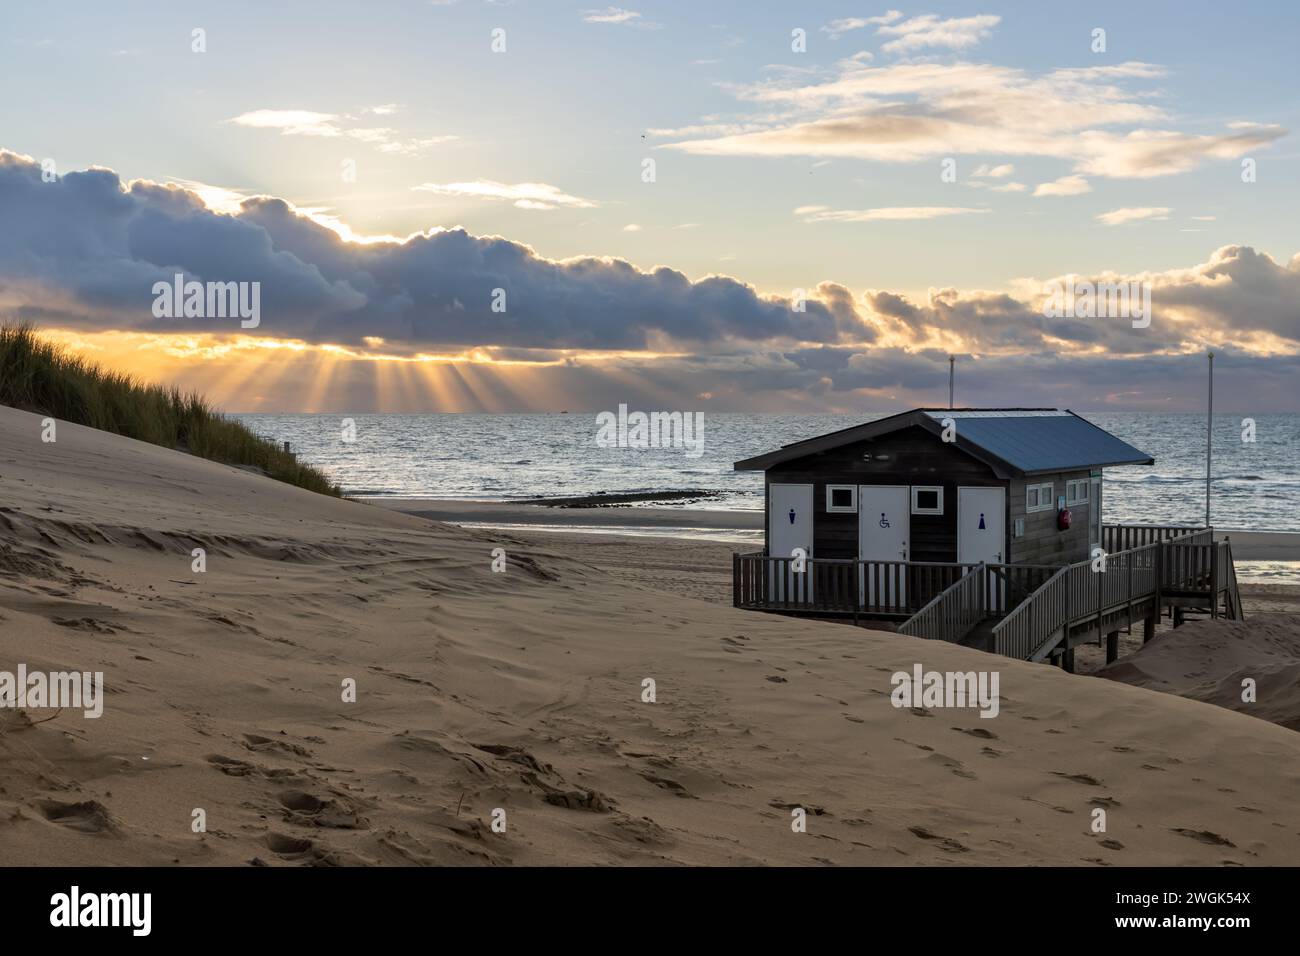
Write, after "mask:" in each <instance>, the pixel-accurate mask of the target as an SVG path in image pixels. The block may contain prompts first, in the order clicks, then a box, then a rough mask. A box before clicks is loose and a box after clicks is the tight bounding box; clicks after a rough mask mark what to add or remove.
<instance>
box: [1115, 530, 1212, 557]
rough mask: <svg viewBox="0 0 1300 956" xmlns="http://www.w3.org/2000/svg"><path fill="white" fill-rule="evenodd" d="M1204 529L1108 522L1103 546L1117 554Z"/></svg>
mask: <svg viewBox="0 0 1300 956" xmlns="http://www.w3.org/2000/svg"><path fill="white" fill-rule="evenodd" d="M1203 530H1204V529H1203V528H1188V527H1183V526H1181V525H1172V524H1108V525H1103V526H1102V529H1101V546H1102V548H1103V549H1104V550H1105V551H1106V553H1107V554H1115V553H1116V552H1119V551H1130V550H1132V549H1133V548H1140V547H1142V546H1144V545H1148V544H1155V543H1156V542H1157V541H1168V540H1170V539H1171V538H1181V537H1183V536H1184V535H1187V534H1192V533H1196V532H1199V531H1203Z"/></svg>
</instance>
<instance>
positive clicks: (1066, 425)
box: [735, 408, 1155, 478]
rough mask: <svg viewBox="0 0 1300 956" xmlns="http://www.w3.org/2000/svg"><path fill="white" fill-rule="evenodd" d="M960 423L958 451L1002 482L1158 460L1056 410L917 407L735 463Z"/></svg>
mask: <svg viewBox="0 0 1300 956" xmlns="http://www.w3.org/2000/svg"><path fill="white" fill-rule="evenodd" d="M946 418H951V419H953V421H954V422H955V423H956V425H957V428H956V435H955V436H954V437H955V438H956V447H957V448H959V449H960V450H962V451H964V452H966V454H968V455H970V456H971V457H973V458H977V459H979V460H980V461H983V462H984V463H985V464H987V465H989V466H990V467H992V468H993V470H994V472H995V473H996V474H997V475H998V476H999V477H1003V478H1007V477H1014V476H1022V475H1034V474H1049V473H1051V472H1057V471H1082V470H1083V469H1085V468H1104V467H1107V466H1110V465H1153V464H1155V460H1154V459H1153V458H1152V457H1151V456H1150V455H1148V454H1147V453H1146V452H1144V451H1139V450H1138V449H1136V448H1134V447H1133V446H1132V445H1130V444H1129V443H1128V442H1125V441H1121V440H1120V439H1118V438H1116V437H1115V436H1114V435H1112V434H1110V432H1107V431H1103V430H1102V429H1100V428H1098V427H1097V426H1096V425H1094V424H1093V423H1092V422H1090V421H1088V420H1086V419H1083V418H1080V417H1079V416H1078V415H1076V414H1074V413H1073V412H1071V411H1068V410H1067V411H1061V410H1060V409H1056V408H918V409H914V410H912V411H910V412H902V413H900V414H898V415H891V416H889V417H888V418H882V419H877V420H876V421H872V422H867V423H865V424H863V425H854V426H852V427H850V428H842V429H840V430H839V431H836V432H831V433H830V434H828V435H819V436H818V437H816V438H805V439H804V440H803V441H797V442H794V443H793V444H790V445H785V446H784V447H782V448H779V449H777V450H776V451H771V452H768V453H767V454H765V455H756V456H755V457H753V458H746V459H745V460H744V461H738V462H736V464H735V468H736V470H737V471H764V470H766V469H768V468H771V467H772V466H773V465H779V464H782V463H783V462H787V461H791V460H793V459H796V458H802V457H805V456H807V455H815V454H818V453H820V452H824V451H828V450H830V449H832V448H838V447H840V446H841V445H847V444H849V443H851V442H855V441H872V440H875V439H876V438H879V437H881V436H883V435H888V434H891V433H893V432H896V431H900V430H902V429H904V428H912V427H918V426H919V427H921V428H924V429H925V430H926V431H928V432H930V433H931V434H933V435H936V436H939V437H943V432H944V425H943V421H944V419H946Z"/></svg>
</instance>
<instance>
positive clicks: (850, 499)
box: [826, 485, 858, 512]
mask: <svg viewBox="0 0 1300 956" xmlns="http://www.w3.org/2000/svg"><path fill="white" fill-rule="evenodd" d="M826 510H827V511H831V512H856V511H857V510H858V486H857V485H827V486H826Z"/></svg>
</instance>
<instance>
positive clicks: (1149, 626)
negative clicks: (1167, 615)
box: [1142, 611, 1160, 644]
mask: <svg viewBox="0 0 1300 956" xmlns="http://www.w3.org/2000/svg"><path fill="white" fill-rule="evenodd" d="M1159 613H1160V612H1159V611H1156V612H1155V613H1154V614H1149V615H1147V617H1146V619H1145V620H1144V621H1143V622H1142V643H1143V644H1145V643H1146V642H1147V641H1149V640H1151V638H1153V637H1155V636H1156V615H1158V614H1159Z"/></svg>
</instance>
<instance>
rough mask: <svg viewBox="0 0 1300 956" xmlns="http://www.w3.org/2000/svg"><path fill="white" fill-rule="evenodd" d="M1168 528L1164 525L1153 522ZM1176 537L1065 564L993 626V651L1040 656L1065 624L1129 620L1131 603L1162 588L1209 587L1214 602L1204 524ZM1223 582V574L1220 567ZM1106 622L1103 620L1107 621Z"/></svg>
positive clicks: (1211, 546) (1214, 553) (1214, 562)
mask: <svg viewBox="0 0 1300 956" xmlns="http://www.w3.org/2000/svg"><path fill="white" fill-rule="evenodd" d="M1157 530H1169V529H1167V528H1166V529H1157ZM1182 530H1183V532H1184V533H1183V534H1182V535H1180V536H1178V537H1167V538H1161V537H1158V536H1154V535H1153V536H1152V537H1154V540H1153V541H1151V543H1148V544H1145V545H1141V546H1139V547H1134V548H1130V549H1128V550H1125V551H1119V552H1117V553H1114V554H1106V555H1104V560H1103V559H1101V558H1099V559H1089V560H1087V561H1080V562H1078V563H1076V564H1070V565H1066V566H1065V567H1064V568H1061V569H1060V570H1059V571H1057V572H1056V573H1055V574H1054V575H1052V577H1051V578H1050V579H1049V580H1047V581H1046V582H1044V584H1043V585H1042V586H1041V587H1039V588H1038V590H1037V591H1035V592H1034V593H1033V594H1031V595H1030V596H1029V597H1028V599H1027V600H1025V601H1024V602H1023V603H1022V604H1020V605H1019V606H1018V607H1016V608H1015V609H1014V610H1012V611H1011V612H1010V613H1009V614H1008V615H1007V616H1006V617H1005V618H1003V619H1002V620H1001V621H999V622H998V623H997V625H995V626H994V628H993V650H994V651H996V652H997V653H999V654H1006V655H1007V656H1009V657H1019V658H1022V659H1026V660H1036V659H1040V658H1041V657H1042V656H1044V655H1045V654H1046V653H1047V652H1049V651H1050V650H1051V649H1052V647H1053V646H1055V644H1057V643H1058V642H1059V641H1060V640H1061V639H1062V638H1064V637H1065V636H1066V635H1067V634H1068V633H1069V632H1070V631H1072V630H1076V629H1078V628H1080V627H1086V626H1088V625H1090V624H1091V623H1093V622H1094V621H1095V622H1096V626H1097V630H1098V634H1099V635H1100V633H1101V630H1102V628H1103V626H1105V627H1114V626H1115V624H1116V621H1117V620H1118V619H1120V615H1121V614H1122V612H1127V616H1128V623H1129V624H1132V622H1133V614H1134V610H1135V609H1136V608H1138V607H1140V606H1142V605H1145V604H1147V603H1148V602H1151V601H1156V600H1158V598H1159V595H1160V594H1161V593H1163V592H1167V591H1179V590H1184V591H1196V592H1198V593H1199V592H1201V591H1205V590H1209V592H1210V594H1211V600H1210V603H1211V606H1212V607H1217V603H1216V602H1217V595H1218V593H1219V592H1220V591H1221V590H1222V587H1223V585H1220V584H1219V583H1218V580H1217V578H1218V577H1219V574H1220V572H1219V570H1218V569H1219V567H1220V565H1219V562H1220V560H1221V559H1220V558H1219V557H1218V551H1219V549H1220V548H1221V546H1220V545H1216V544H1215V543H1214V532H1213V531H1212V530H1211V529H1208V528H1202V529H1191V530H1188V529H1182ZM1221 573H1222V574H1223V575H1224V577H1223V580H1224V582H1225V583H1226V581H1227V577H1226V575H1227V573H1228V572H1226V571H1223V572H1221ZM1107 622H1109V623H1107Z"/></svg>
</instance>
